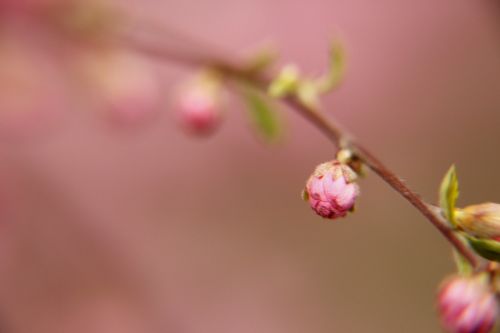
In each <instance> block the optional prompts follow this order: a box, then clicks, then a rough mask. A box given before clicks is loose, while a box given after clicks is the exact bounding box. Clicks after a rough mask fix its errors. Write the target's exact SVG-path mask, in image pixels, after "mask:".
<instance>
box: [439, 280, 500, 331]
mask: <svg viewBox="0 0 500 333" xmlns="http://www.w3.org/2000/svg"><path fill="white" fill-rule="evenodd" d="M487 281H488V280H487V277H486V276H483V275H480V276H475V277H471V278H468V277H458V276H456V277H453V278H451V279H449V280H448V281H446V282H445V283H444V284H443V285H442V287H441V289H440V291H439V294H438V310H439V314H440V317H441V322H442V325H443V327H444V328H445V329H446V330H447V331H448V332H450V333H488V332H490V331H491V330H492V328H493V326H494V324H495V317H496V316H497V313H498V304H497V300H496V298H495V294H494V293H493V292H492V291H491V289H490V287H489V285H488V284H487Z"/></svg>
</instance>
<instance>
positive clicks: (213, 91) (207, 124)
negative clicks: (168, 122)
mask: <svg viewBox="0 0 500 333" xmlns="http://www.w3.org/2000/svg"><path fill="white" fill-rule="evenodd" d="M221 94H222V91H221V87H220V84H219V83H218V82H210V80H208V79H203V80H199V81H195V82H192V83H191V84H189V85H188V86H186V87H185V88H184V89H183V90H182V91H181V93H180V95H179V100H178V102H177V108H178V110H179V113H180V117H181V122H182V125H183V127H184V128H185V129H186V130H187V131H188V132H190V133H192V134H196V135H207V134H211V133H213V132H214V131H215V129H216V128H217V127H218V125H219V124H220V122H221V120H222V101H221V99H222V96H221Z"/></svg>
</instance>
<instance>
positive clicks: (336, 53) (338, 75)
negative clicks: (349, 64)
mask: <svg viewBox="0 0 500 333" xmlns="http://www.w3.org/2000/svg"><path fill="white" fill-rule="evenodd" d="M345 70H346V55H345V51H344V47H343V45H342V43H340V42H339V41H336V40H335V41H333V42H332V45H331V49H330V68H329V70H328V73H327V74H326V75H325V76H324V77H322V78H320V79H319V81H318V87H319V89H320V91H321V92H322V93H326V92H329V91H331V90H333V89H335V88H336V87H337V86H338V85H339V84H340V82H341V81H342V79H343V78H344V74H345Z"/></svg>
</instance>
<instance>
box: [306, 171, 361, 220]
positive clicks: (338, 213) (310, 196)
mask: <svg viewBox="0 0 500 333" xmlns="http://www.w3.org/2000/svg"><path fill="white" fill-rule="evenodd" d="M356 178H357V175H356V173H355V172H354V171H353V170H352V169H351V168H350V167H348V166H347V165H345V164H341V163H340V162H338V161H331V162H327V163H323V164H320V165H319V166H318V167H317V168H316V170H314V173H313V174H312V175H311V177H309V180H308V181H307V184H306V188H305V190H304V192H303V195H304V199H306V200H308V201H309V204H310V205H311V208H312V209H313V210H314V211H315V212H316V213H317V214H318V215H320V216H322V217H324V218H329V219H336V218H339V217H344V216H345V215H346V214H347V212H348V211H352V210H353V209H354V202H355V200H356V197H357V196H358V195H359V186H358V184H356V183H355V180H356Z"/></svg>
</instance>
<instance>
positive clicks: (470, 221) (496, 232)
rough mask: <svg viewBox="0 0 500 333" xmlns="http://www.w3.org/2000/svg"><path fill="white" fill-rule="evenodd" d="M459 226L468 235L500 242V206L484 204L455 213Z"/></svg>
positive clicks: (458, 210)
mask: <svg viewBox="0 0 500 333" xmlns="http://www.w3.org/2000/svg"><path fill="white" fill-rule="evenodd" d="M455 220H456V223H457V226H458V227H459V228H460V229H462V230H464V231H465V232H466V233H467V234H469V235H471V236H474V237H478V238H486V239H499V240H500V204H497V203H484V204H479V205H472V206H468V207H465V208H464V209H457V210H456V211H455Z"/></svg>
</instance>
